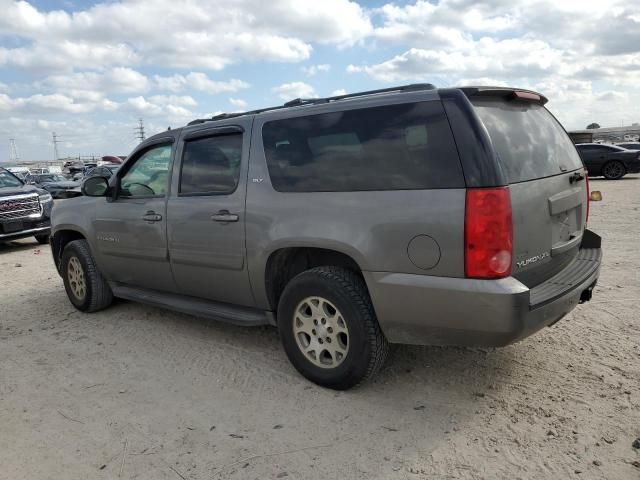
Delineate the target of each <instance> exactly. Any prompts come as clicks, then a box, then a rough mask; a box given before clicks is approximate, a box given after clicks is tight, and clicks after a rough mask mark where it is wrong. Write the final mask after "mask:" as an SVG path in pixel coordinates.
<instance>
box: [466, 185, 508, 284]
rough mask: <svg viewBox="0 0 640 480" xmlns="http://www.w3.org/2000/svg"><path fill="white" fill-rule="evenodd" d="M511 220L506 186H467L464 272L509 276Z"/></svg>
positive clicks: (475, 276)
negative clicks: (468, 187)
mask: <svg viewBox="0 0 640 480" xmlns="http://www.w3.org/2000/svg"><path fill="white" fill-rule="evenodd" d="M512 257H513V219H512V214H511V196H510V193H509V188H508V187H499V188H470V189H467V198H466V207H465V218H464V263H465V265H464V266H465V275H466V276H467V277H469V278H503V277H508V276H509V275H511V261H512Z"/></svg>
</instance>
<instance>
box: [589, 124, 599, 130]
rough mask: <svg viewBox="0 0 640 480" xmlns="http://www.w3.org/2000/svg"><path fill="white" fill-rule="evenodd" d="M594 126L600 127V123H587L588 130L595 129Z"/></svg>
mask: <svg viewBox="0 0 640 480" xmlns="http://www.w3.org/2000/svg"><path fill="white" fill-rule="evenodd" d="M594 128H600V125H598V124H597V123H590V124H589V125H587V130H593V129H594Z"/></svg>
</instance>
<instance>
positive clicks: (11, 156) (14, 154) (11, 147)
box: [9, 138, 18, 163]
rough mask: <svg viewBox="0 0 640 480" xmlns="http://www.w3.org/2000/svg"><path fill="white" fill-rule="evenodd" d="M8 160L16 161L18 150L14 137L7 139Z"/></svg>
mask: <svg viewBox="0 0 640 480" xmlns="http://www.w3.org/2000/svg"><path fill="white" fill-rule="evenodd" d="M9 161H10V162H11V163H16V162H17V161H18V150H17V149H16V139H15V138H10V139H9Z"/></svg>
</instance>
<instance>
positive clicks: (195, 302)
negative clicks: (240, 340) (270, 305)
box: [109, 282, 275, 327]
mask: <svg viewBox="0 0 640 480" xmlns="http://www.w3.org/2000/svg"><path fill="white" fill-rule="evenodd" d="M109 286H110V287H111V290H112V291H113V295H114V296H115V297H118V298H124V299H125V300H133V301H135V302H141V303H146V304H148V305H153V306H154V307H161V308H167V309H169V310H174V311H176V312H181V313H186V314H188V315H194V316H196V317H204V318H209V319H212V320H220V321H223V322H227V323H232V324H234V325H240V326H245V327H253V326H257V325H275V320H274V318H273V315H272V314H271V312H265V311H264V310H259V309H256V308H250V307H241V306H237V305H231V304H229V303H221V302H214V301H210V300H202V299H200V298H195V297H190V296H188V295H178V294H175V293H167V292H159V291H157V290H147V289H144V288H136V287H130V286H127V285H122V284H119V283H112V282H109Z"/></svg>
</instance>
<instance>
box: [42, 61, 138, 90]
mask: <svg viewBox="0 0 640 480" xmlns="http://www.w3.org/2000/svg"><path fill="white" fill-rule="evenodd" d="M42 84H43V85H44V86H45V87H50V88H54V89H59V90H66V89H73V90H76V91H80V90H100V91H102V92H117V93H137V92H145V91H147V90H148V88H149V80H148V79H147V77H146V76H145V75H143V74H141V73H140V72H137V71H135V70H132V69H130V68H126V67H116V68H113V69H111V70H108V71H106V72H104V73H102V72H78V73H71V74H59V75H51V76H49V77H48V78H46V79H45V80H44V82H42Z"/></svg>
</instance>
